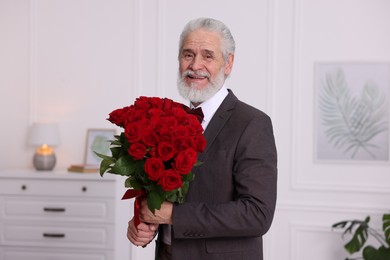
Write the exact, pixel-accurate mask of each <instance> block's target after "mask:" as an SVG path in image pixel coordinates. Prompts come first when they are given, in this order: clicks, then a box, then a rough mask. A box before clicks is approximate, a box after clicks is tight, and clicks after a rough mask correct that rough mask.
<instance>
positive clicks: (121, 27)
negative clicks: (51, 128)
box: [0, 0, 390, 260]
mask: <svg viewBox="0 0 390 260" xmlns="http://www.w3.org/2000/svg"><path fill="white" fill-rule="evenodd" d="M389 10H390V1H387V0H327V1H325V0H277V1H276V0H275V1H272V0H246V1H234V0H214V1H206V0H200V1H196V2H194V1H188V0H185V1H184V0H169V1H168V0H131V1H130V0H127V1H126V0H115V1H104V0H78V1H66V0H0V90H1V102H0V120H1V126H2V127H1V135H0V141H1V144H2V145H1V146H0V155H1V156H0V169H8V168H32V163H31V157H32V153H33V149H32V148H31V147H28V146H27V144H26V136H27V130H28V127H29V125H30V124H31V123H32V122H35V121H56V122H58V123H59V125H60V129H61V138H62V143H61V145H60V146H59V147H57V149H56V153H57V158H58V164H57V168H66V167H67V166H68V165H69V164H74V163H81V162H82V160H83V156H84V146H85V137H86V130H87V129H88V128H112V127H113V126H112V125H111V124H109V122H107V121H106V120H105V118H106V117H107V114H108V113H109V112H110V111H112V110H113V109H116V108H119V107H122V106H125V105H129V104H130V103H132V102H133V100H134V99H135V98H136V97H137V96H139V95H153V96H166V97H169V98H172V99H175V100H177V101H183V100H182V99H181V98H180V97H179V95H178V94H177V91H176V76H177V40H178V35H179V33H180V31H181V30H182V27H183V26H184V24H185V22H187V21H188V20H189V19H192V18H195V17H199V16H211V17H214V18H217V19H220V20H222V21H224V22H225V23H226V24H227V25H228V26H229V27H230V29H231V30H232V33H233V35H234V36H235V39H236V42H237V52H236V59H235V65H234V69H233V74H232V76H231V78H230V79H229V81H228V86H229V87H230V88H231V89H233V91H234V92H235V93H236V94H237V96H238V97H239V98H240V99H242V100H243V101H245V102H247V103H249V104H251V105H253V106H255V107H258V108H260V109H262V110H264V111H265V112H267V113H268V114H269V115H270V116H271V117H272V119H273V122H274V129H275V136H276V141H277V146H278V151H279V194H278V198H279V200H278V206H277V213H276V216H275V222H274V225H273V227H272V229H271V231H270V232H269V234H268V235H267V236H266V242H265V245H266V248H265V250H266V258H265V259H268V260H280V259H291V260H306V259H307V260H308V259H313V258H315V259H319V260H329V259H344V258H345V253H344V252H343V249H342V244H341V238H340V234H338V233H334V232H332V231H331V229H330V226H331V224H332V223H334V222H336V221H338V220H341V219H349V218H353V217H356V218H363V217H365V216H366V215H367V214H372V216H373V217H374V223H378V221H379V216H380V214H382V213H383V212H385V211H389V205H390V194H389V193H390V165H389V163H388V162H385V163H370V162H365V163H356V162H354V163H353V162H352V163H321V162H316V161H315V160H314V159H313V158H314V146H315V144H314V135H315V127H314V125H315V124H314V120H315V118H314V110H315V108H314V104H315V102H314V97H315V93H314V90H315V86H314V63H316V62H324V61H336V62H337V61H352V62H353V61H381V62H390V47H389V46H390V33H389V29H388V28H389V26H390V16H389V15H388V11H389ZM375 221H376V222H375ZM123 244H124V245H126V243H123ZM125 247H126V246H125ZM123 250H124V251H125V250H128V249H127V248H123ZM131 254H132V256H133V259H134V260H141V259H142V260H144V259H145V260H147V259H152V255H153V246H149V247H148V248H147V249H138V248H137V249H134V248H132V253H131ZM118 260H119V259H118Z"/></svg>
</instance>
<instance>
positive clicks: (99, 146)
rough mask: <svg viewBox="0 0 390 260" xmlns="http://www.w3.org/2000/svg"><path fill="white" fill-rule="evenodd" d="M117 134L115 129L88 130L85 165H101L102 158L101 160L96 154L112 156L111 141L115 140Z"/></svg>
mask: <svg viewBox="0 0 390 260" xmlns="http://www.w3.org/2000/svg"><path fill="white" fill-rule="evenodd" d="M115 133H116V130H115V129H98V128H90V129H87V139H86V144H85V157H84V165H88V166H99V165H100V162H101V158H99V157H98V156H97V155H96V154H95V152H97V153H100V154H105V155H110V153H111V151H110V140H113V139H114V135H115Z"/></svg>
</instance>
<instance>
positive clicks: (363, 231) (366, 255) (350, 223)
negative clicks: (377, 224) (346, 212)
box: [332, 214, 390, 260]
mask: <svg viewBox="0 0 390 260" xmlns="http://www.w3.org/2000/svg"><path fill="white" fill-rule="evenodd" d="M382 221H383V234H381V233H380V232H378V231H376V230H375V229H373V228H371V227H370V226H369V224H368V223H369V222H370V216H367V217H366V219H365V220H364V221H361V220H345V221H341V222H338V223H335V224H333V225H332V228H334V229H343V230H344V232H343V234H342V236H343V237H344V235H345V234H347V233H348V234H352V239H351V240H350V241H349V242H348V243H346V244H345V245H344V248H345V250H346V251H347V252H348V253H350V254H353V253H356V252H359V251H360V250H361V249H363V252H362V253H363V254H362V255H363V257H362V258H346V259H345V260H357V259H364V260H390V214H384V215H383V218H382ZM369 236H372V237H373V238H375V239H376V240H377V241H378V242H379V243H380V245H379V247H378V248H375V247H374V246H372V245H365V244H366V241H367V239H368V237H369Z"/></svg>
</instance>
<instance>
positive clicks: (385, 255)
mask: <svg viewBox="0 0 390 260" xmlns="http://www.w3.org/2000/svg"><path fill="white" fill-rule="evenodd" d="M363 258H364V259H365V260H389V259H390V248H386V247H384V246H381V247H379V248H378V249H376V248H374V247H372V246H366V247H365V248H364V250H363Z"/></svg>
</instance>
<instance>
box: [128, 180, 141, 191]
mask: <svg viewBox="0 0 390 260" xmlns="http://www.w3.org/2000/svg"><path fill="white" fill-rule="evenodd" d="M129 179H130V181H129V184H130V187H132V188H133V189H135V190H142V189H143V186H144V185H143V184H142V183H141V182H139V181H138V180H135V179H133V178H129Z"/></svg>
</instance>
